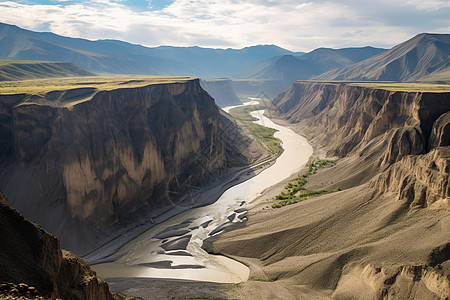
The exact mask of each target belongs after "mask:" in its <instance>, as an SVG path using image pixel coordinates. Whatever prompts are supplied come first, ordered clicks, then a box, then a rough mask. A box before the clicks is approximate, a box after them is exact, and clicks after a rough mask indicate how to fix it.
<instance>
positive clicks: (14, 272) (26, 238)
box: [0, 192, 123, 300]
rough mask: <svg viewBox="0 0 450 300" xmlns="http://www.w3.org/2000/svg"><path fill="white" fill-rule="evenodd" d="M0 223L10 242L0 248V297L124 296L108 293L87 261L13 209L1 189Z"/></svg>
mask: <svg viewBox="0 0 450 300" xmlns="http://www.w3.org/2000/svg"><path fill="white" fill-rule="evenodd" d="M0 222H1V226H0V238H1V241H2V243H5V244H6V245H7V246H3V247H1V248H0V283H1V288H2V289H1V292H0V298H2V299H4V298H3V297H6V298H7V299H19V298H20V297H27V299H28V298H30V299H35V298H36V299H39V297H43V298H41V299H57V298H58V299H74V300H75V299H77V300H82V299H83V300H84V299H85V300H88V299H91V300H113V299H123V298H121V297H120V296H118V295H115V296H114V295H112V294H111V293H110V292H109V288H108V285H107V284H106V282H105V281H103V280H102V279H101V278H99V277H97V275H96V273H95V271H93V270H92V269H91V268H90V267H89V265H88V264H87V262H86V261H84V260H82V259H80V258H78V257H76V256H74V255H73V254H72V253H70V252H68V251H65V250H61V248H60V245H59V241H58V240H57V239H56V237H54V236H53V235H50V234H49V233H47V232H45V231H44V230H43V229H42V228H41V227H40V226H38V225H36V224H33V223H31V222H29V221H27V220H26V219H25V218H24V217H23V216H22V215H21V214H20V213H19V212H17V211H16V210H15V209H13V208H11V207H10V206H9V204H8V201H7V199H6V197H5V196H4V195H3V194H2V192H0ZM8 288H9V289H8ZM8 297H10V298H8ZM20 299H22V298H20Z"/></svg>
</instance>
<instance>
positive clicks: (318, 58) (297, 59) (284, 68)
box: [238, 47, 385, 85]
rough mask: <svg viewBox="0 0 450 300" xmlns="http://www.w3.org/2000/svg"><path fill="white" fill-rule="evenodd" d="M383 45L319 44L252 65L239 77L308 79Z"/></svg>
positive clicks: (372, 52)
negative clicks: (301, 52)
mask: <svg viewBox="0 0 450 300" xmlns="http://www.w3.org/2000/svg"><path fill="white" fill-rule="evenodd" d="M384 51H385V50H384V49H379V48H373V47H363V48H344V49H329V48H319V49H316V50H314V51H312V52H309V53H306V54H304V55H301V56H293V55H285V56H282V57H274V58H272V59H270V60H267V61H264V62H261V63H258V64H256V65H254V66H251V67H250V68H248V69H247V70H246V71H244V72H242V73H241V74H239V75H238V77H240V78H255V79H277V80H282V81H284V82H285V83H286V84H289V85H290V84H291V83H293V82H294V81H296V80H302V79H309V78H311V77H312V76H315V75H319V74H321V73H324V72H326V71H329V70H332V69H335V68H339V67H344V66H348V65H351V64H353V63H355V62H359V61H361V60H364V59H367V58H369V57H372V56H374V55H376V54H379V53H381V52H384Z"/></svg>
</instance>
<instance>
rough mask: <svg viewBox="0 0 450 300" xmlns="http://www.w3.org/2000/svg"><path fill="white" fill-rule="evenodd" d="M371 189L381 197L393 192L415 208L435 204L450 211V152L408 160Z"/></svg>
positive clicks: (439, 150)
mask: <svg viewBox="0 0 450 300" xmlns="http://www.w3.org/2000/svg"><path fill="white" fill-rule="evenodd" d="M371 187H372V188H374V190H376V191H377V192H378V193H380V194H384V193H388V192H391V193H393V194H394V195H395V198H396V200H399V201H405V202H406V203H407V204H408V205H410V206H411V207H428V206H430V205H432V204H435V205H439V206H442V207H445V208H447V209H450V203H449V200H450V148H449V147H439V148H436V149H433V150H432V151H430V152H429V153H427V154H424V155H409V156H406V157H404V158H403V159H402V160H401V161H399V162H397V163H395V164H393V165H392V166H390V167H389V168H388V169H387V170H386V171H385V172H383V173H382V174H381V175H380V176H378V178H376V179H375V180H373V181H372V182H371Z"/></svg>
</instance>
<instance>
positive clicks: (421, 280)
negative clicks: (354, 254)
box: [333, 264, 450, 300]
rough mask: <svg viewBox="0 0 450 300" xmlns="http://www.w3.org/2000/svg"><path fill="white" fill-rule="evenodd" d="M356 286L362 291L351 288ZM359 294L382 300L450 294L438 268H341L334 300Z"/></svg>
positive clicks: (369, 265)
mask: <svg viewBox="0 0 450 300" xmlns="http://www.w3.org/2000/svg"><path fill="white" fill-rule="evenodd" d="M348 269H350V268H348ZM357 286H359V288H360V289H361V288H362V289H364V291H361V290H359V289H355V288H354V287H357ZM362 295H364V296H366V297H365V298H372V299H385V300H394V299H407V298H413V299H446V298H447V297H448V295H450V280H449V278H448V277H447V276H446V275H445V274H444V272H443V271H442V268H441V267H435V268H433V267H429V266H412V265H411V266H395V265H394V266H389V267H385V266H380V267H376V266H374V265H373V264H368V265H366V266H365V267H362V266H357V267H354V268H352V269H351V270H349V271H347V272H345V271H344V275H343V276H342V278H341V280H340V281H339V284H338V286H337V288H336V290H335V292H334V293H333V299H352V298H359V297H361V296H362Z"/></svg>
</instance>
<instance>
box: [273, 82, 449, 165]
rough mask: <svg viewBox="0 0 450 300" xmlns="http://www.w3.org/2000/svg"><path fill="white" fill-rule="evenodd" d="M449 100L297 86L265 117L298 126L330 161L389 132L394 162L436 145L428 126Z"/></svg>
mask: <svg viewBox="0 0 450 300" xmlns="http://www.w3.org/2000/svg"><path fill="white" fill-rule="evenodd" d="M449 97H450V93H427V92H403V91H388V90H383V89H376V88H367V87H361V86H356V85H351V84H345V83H326V82H312V81H311V82H308V81H298V82H295V83H294V84H293V85H292V86H291V87H290V88H289V89H288V90H286V91H285V92H283V93H282V94H280V95H279V96H277V97H276V98H275V99H274V101H273V103H272V105H271V107H270V108H269V110H268V114H272V115H274V116H280V117H283V118H286V119H288V120H289V121H290V122H292V123H298V124H299V127H301V129H302V130H303V131H304V133H305V134H307V135H308V136H311V137H313V138H314V140H315V141H317V143H321V144H326V145H327V148H328V149H329V152H328V155H329V156H338V157H344V156H346V155H347V154H349V153H350V152H352V151H357V150H358V149H362V147H364V146H366V145H367V144H369V143H370V142H371V141H372V140H373V139H374V138H376V137H379V136H381V135H383V134H386V133H390V137H389V139H390V141H389V143H390V146H389V150H388V151H389V152H390V153H389V154H387V155H389V157H387V158H386V159H388V160H389V163H393V162H395V161H397V160H399V159H400V158H401V157H403V156H405V155H408V154H422V153H425V152H427V151H428V150H430V148H432V147H434V146H435V145H439V143H440V141H439V140H442V133H440V132H439V133H438V132H436V130H437V128H435V129H434V130H433V125H435V122H436V121H437V119H438V118H440V117H441V116H442V115H444V114H445V113H447V112H448V111H449V110H450V101H448V99H449ZM447 118H448V116H447ZM439 122H441V123H444V121H439ZM439 128H441V129H440V130H441V131H445V130H448V128H447V129H445V128H442V126H441V127H439ZM432 131H433V133H432ZM436 139H437V140H436Z"/></svg>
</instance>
